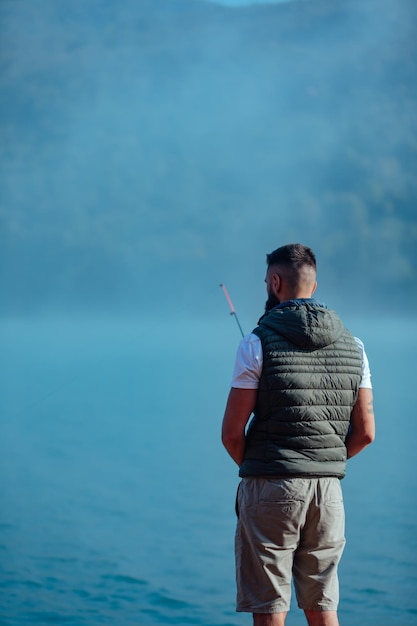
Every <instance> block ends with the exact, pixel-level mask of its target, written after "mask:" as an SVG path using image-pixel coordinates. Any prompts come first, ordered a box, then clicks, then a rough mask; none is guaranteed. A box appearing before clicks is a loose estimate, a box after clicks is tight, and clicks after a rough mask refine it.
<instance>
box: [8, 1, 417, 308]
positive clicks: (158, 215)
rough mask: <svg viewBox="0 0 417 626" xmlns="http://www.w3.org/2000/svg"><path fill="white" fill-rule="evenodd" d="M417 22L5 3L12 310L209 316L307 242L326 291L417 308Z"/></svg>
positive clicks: (386, 5) (401, 8)
mask: <svg viewBox="0 0 417 626" xmlns="http://www.w3.org/2000/svg"><path fill="white" fill-rule="evenodd" d="M416 13H417V7H416V5H415V3H413V2H411V1H410V0H344V1H343V2H342V1H341V0H311V1H310V2H292V3H288V4H278V5H265V6H261V5H257V6H254V7H251V8H248V7H246V8H241V9H231V8H226V7H220V6H215V5H213V4H209V3H205V2H204V1H202V0H201V1H200V0H148V1H144V0H142V1H141V2H140V3H137V2H135V1H133V0H130V1H129V2H124V3H119V2H117V1H116V0H108V1H107V2H104V3H103V2H101V1H99V0H89V2H84V0H75V1H74V2H71V3H70V4H67V3H65V4H62V3H59V4H57V3H55V2H54V1H53V0H43V1H42V2H41V3H40V4H39V3H37V4H36V5H30V4H28V3H25V2H19V1H18V2H14V1H13V2H12V0H5V2H3V5H2V24H3V26H2V33H3V40H4V49H5V55H4V60H3V62H2V72H1V74H0V90H1V94H2V95H1V100H2V118H1V120H2V121H1V131H2V138H3V139H2V141H1V143H0V167H1V181H0V183H1V198H0V261H1V266H0V293H1V294H2V296H1V303H0V311H2V312H3V313H15V312H17V313H19V312H25V311H33V310H39V309H42V308H43V307H45V308H48V307H51V306H52V307H57V308H67V307H69V306H71V307H74V308H77V307H78V306H81V307H83V306H86V307H90V306H96V305H97V306H108V307H114V306H115V307H117V306H121V307H127V306H132V307H133V308H135V307H136V308H137V307H139V308H140V307H153V306H155V305H156V304H158V305H159V306H161V305H163V304H164V302H165V301H166V300H167V299H172V298H173V297H175V298H180V299H181V298H182V299H183V300H184V302H188V301H191V300H192V301H196V302H205V306H208V307H209V308H210V304H208V303H207V302H206V301H205V297H206V288H207V283H210V284H211V283H213V282H214V281H215V280H217V277H219V278H220V279H222V278H223V277H224V268H228V269H227V271H228V273H229V275H230V276H236V282H238V281H239V280H240V279H241V271H242V267H245V264H247V265H250V266H253V262H254V259H255V258H261V257H262V255H263V254H264V253H265V252H267V251H270V250H271V249H272V247H274V246H275V245H279V244H280V243H286V242H287V241H295V240H298V241H300V240H302V241H305V242H306V243H310V245H312V246H313V247H314V249H315V250H316V252H317V254H318V257H319V259H320V267H321V273H322V276H323V279H324V282H325V284H326V285H327V286H328V288H329V289H333V290H335V291H337V290H339V289H340V290H341V291H343V293H344V294H345V296H346V297H347V298H349V299H352V298H363V300H364V301H366V302H368V306H376V307H381V305H382V304H383V303H384V302H385V301H386V300H387V298H390V299H391V298H393V297H396V298H397V301H399V300H398V299H399V298H401V297H403V296H406V298H407V301H410V300H411V302H412V303H413V304H414V305H415V304H416V300H417V289H416V287H417V262H416V261H417V212H416V209H415V202H416V198H417V176H416V172H417V115H416V111H417V80H416V75H417V74H416V69H417V47H416V44H415V29H414V24H415V23H416V22H415V20H416V17H417V15H416ZM252 271H253V275H252V276H251V275H250V276H249V277H248V280H251V279H253V280H255V271H256V272H258V271H259V269H258V268H256V270H255V269H253V270H252ZM256 279H257V278H256ZM238 289H241V291H242V293H243V292H244V289H245V287H244V285H243V284H241V282H240V283H239V287H238Z"/></svg>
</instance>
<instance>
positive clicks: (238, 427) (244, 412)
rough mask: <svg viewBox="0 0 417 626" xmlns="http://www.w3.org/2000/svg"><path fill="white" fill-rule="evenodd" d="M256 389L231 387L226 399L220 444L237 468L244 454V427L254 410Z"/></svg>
mask: <svg viewBox="0 0 417 626" xmlns="http://www.w3.org/2000/svg"><path fill="white" fill-rule="evenodd" d="M257 395H258V390H257V389H237V388H236V387H232V388H231V390H230V393H229V397H228V399H227V404H226V410H225V413H224V418H223V425H222V442H223V445H224V447H225V448H226V450H227V451H228V453H229V454H230V456H231V457H232V459H233V460H234V461H235V463H237V464H238V465H239V466H240V465H242V463H243V457H244V454H245V427H246V424H247V423H248V420H249V418H250V416H251V414H252V411H253V409H254V408H255V403H256V397H257Z"/></svg>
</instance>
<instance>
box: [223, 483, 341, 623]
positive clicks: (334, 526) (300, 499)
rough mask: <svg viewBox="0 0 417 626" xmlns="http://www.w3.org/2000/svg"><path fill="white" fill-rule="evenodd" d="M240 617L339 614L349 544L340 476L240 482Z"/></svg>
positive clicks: (237, 568)
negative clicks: (340, 574) (341, 569)
mask: <svg viewBox="0 0 417 626" xmlns="http://www.w3.org/2000/svg"><path fill="white" fill-rule="evenodd" d="M236 507H237V508H236V510H237V513H238V523H237V529H236V541H235V550H236V580H237V607H236V610H237V611H247V612H250V613H281V612H285V611H288V610H289V608H290V600H291V578H292V577H293V580H294V588H295V592H296V596H297V601H298V606H299V607H300V608H301V609H304V610H318V611H336V610H337V605H338V601H339V582H338V578H337V565H338V563H339V561H340V557H341V555H342V552H343V548H344V545H345V536H344V532H345V514H344V507H343V499H342V491H341V487H340V481H339V479H338V478H272V477H271V478H243V479H242V481H241V483H240V485H239V488H238V494H237V502H236Z"/></svg>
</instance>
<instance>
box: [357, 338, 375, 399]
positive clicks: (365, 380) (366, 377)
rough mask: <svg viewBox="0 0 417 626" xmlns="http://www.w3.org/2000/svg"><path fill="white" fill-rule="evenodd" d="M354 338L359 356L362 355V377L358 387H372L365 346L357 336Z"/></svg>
mask: <svg viewBox="0 0 417 626" xmlns="http://www.w3.org/2000/svg"><path fill="white" fill-rule="evenodd" d="M354 339H355V341H356V344H357V346H358V348H359V352H360V353H361V357H362V379H361V382H360V385H359V387H365V388H367V389H372V383H371V369H370V367H369V361H368V357H367V356H366V352H365V347H364V345H363V343H362V341H361V340H360V339H358V337H354Z"/></svg>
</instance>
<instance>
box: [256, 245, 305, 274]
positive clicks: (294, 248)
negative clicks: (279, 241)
mask: <svg viewBox="0 0 417 626" xmlns="http://www.w3.org/2000/svg"><path fill="white" fill-rule="evenodd" d="M266 263H267V266H268V267H271V265H284V266H286V267H291V268H293V269H300V268H301V267H303V266H305V265H308V266H309V267H312V268H313V269H314V270H316V255H315V254H314V252H313V250H312V249H311V248H308V247H307V246H304V245H303V244H302V243H288V244H287V245H285V246H281V248H277V249H276V250H274V251H273V252H271V253H270V254H267V255H266Z"/></svg>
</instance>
